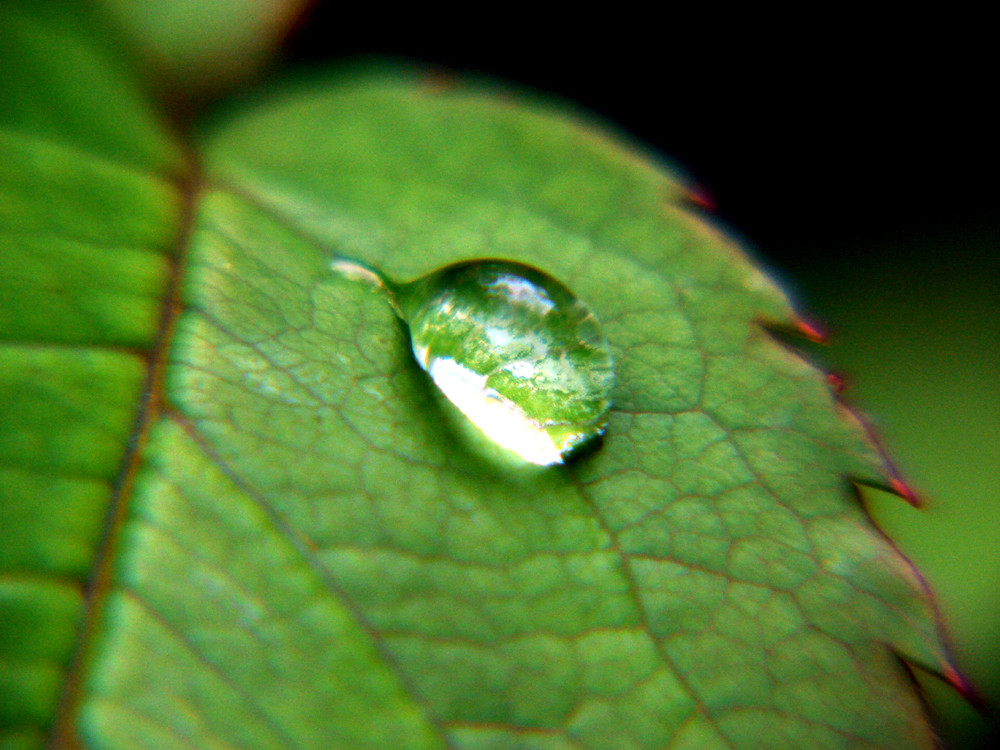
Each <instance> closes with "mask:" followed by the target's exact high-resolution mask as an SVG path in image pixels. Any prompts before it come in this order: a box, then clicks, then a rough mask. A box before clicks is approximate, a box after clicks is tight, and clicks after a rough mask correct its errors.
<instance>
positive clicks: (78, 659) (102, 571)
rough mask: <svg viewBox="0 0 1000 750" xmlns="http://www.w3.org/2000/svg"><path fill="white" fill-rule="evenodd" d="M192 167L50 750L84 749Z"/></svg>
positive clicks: (159, 377) (153, 416)
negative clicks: (82, 719)
mask: <svg viewBox="0 0 1000 750" xmlns="http://www.w3.org/2000/svg"><path fill="white" fill-rule="evenodd" d="M190 163H191V164H192V169H191V173H190V174H189V175H188V176H187V177H186V178H184V179H182V180H179V181H178V189H179V190H180V191H181V195H182V198H183V201H182V204H181V216H180V228H179V231H178V234H177V239H176V241H175V244H174V251H173V253H171V254H170V266H169V277H168V281H167V289H166V294H165V296H164V301H163V306H162V308H161V312H160V321H159V326H158V328H157V333H156V338H155V340H154V342H153V345H152V347H151V348H150V349H149V351H148V352H146V353H145V359H146V377H145V380H144V381H143V386H142V392H141V394H140V397H139V404H138V407H137V409H136V415H135V419H134V421H133V424H132V429H131V431H130V433H129V437H128V441H127V442H126V446H125V454H124V456H123V457H122V461H121V465H120V467H119V470H118V474H117V477H116V479H115V481H114V484H113V486H112V489H111V497H110V500H109V502H108V508H107V511H106V513H105V517H104V524H103V528H102V531H101V538H100V541H99V543H98V547H97V552H96V555H95V558H94V565H93V567H92V573H91V577H90V580H89V582H88V583H87V587H86V591H85V594H84V609H83V617H82V622H81V623H80V625H79V627H78V629H77V634H76V641H75V643H74V645H73V651H72V655H71V657H70V663H69V668H68V670H67V673H66V680H65V682H64V684H63V691H62V695H61V697H60V700H59V705H58V708H57V710H56V715H55V718H54V720H53V725H52V731H51V733H50V735H49V741H48V744H47V747H48V748H49V750H82V749H83V747H84V746H83V744H82V742H81V740H80V737H79V734H78V732H77V727H76V714H77V711H78V709H79V706H80V702H81V700H82V698H83V692H84V681H85V679H86V673H87V667H88V664H89V661H90V657H91V655H92V651H93V646H94V643H95V641H96V638H97V635H98V633H99V626H100V619H101V614H102V612H103V609H104V603H105V601H106V600H107V596H108V592H109V591H110V589H111V575H112V570H113V567H114V561H115V559H116V553H117V546H118V539H119V536H120V533H121V528H122V524H123V522H124V520H125V516H126V514H127V511H128V506H129V500H130V499H131V496H132V489H133V487H134V484H135V477H136V474H137V473H138V470H139V468H140V466H141V465H142V461H143V453H144V450H145V447H146V443H147V441H148V439H149V433H150V430H151V428H152V426H153V425H154V424H155V423H156V421H157V418H158V417H159V416H160V414H161V412H162V409H163V376H164V371H165V369H166V364H167V358H168V354H169V351H170V343H171V341H172V340H173V335H174V329H175V328H176V323H177V318H178V316H179V314H180V312H181V310H182V301H181V282H182V278H183V268H184V263H185V260H186V257H187V250H188V246H189V244H190V238H191V231H192V229H193V226H194V214H195V209H196V206H197V203H198V197H199V195H200V193H201V185H200V170H199V168H198V162H197V159H196V158H195V157H194V155H193V154H192V155H191V156H190Z"/></svg>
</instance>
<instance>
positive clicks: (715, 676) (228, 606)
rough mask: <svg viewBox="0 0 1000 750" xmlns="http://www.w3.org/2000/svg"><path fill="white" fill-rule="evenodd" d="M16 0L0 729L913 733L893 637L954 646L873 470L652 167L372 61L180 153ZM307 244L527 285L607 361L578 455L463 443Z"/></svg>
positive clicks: (823, 390)
mask: <svg viewBox="0 0 1000 750" xmlns="http://www.w3.org/2000/svg"><path fill="white" fill-rule="evenodd" d="M26 7H27V6H22V7H21V8H18V9H12V8H11V7H7V6H5V7H4V8H3V10H2V11H0V14H2V15H0V67H2V69H3V70H4V71H5V78H4V81H3V83H2V85H0V164H3V165H4V166H3V169H2V170H0V212H2V213H0V216H2V224H0V264H2V267H0V270H2V273H0V342H2V343H0V425H2V428H0V479H2V484H0V487H2V496H0V521H2V524H3V529H4V532H3V534H4V544H3V545H2V552H0V623H2V625H0V747H42V746H43V745H46V743H48V744H49V745H50V746H59V747H61V746H68V745H69V744H70V743H71V741H72V740H73V738H77V737H78V738H79V741H80V742H81V743H82V745H83V746H85V747H91V748H143V747H149V748H170V747H192V746H194V747H206V748H214V747H220V748H221V747H254V748H270V747H274V748H277V747H300V748H305V747H316V748H330V747H336V748H386V747H405V748H454V749H459V748H463V749H464V748H510V747H521V748H539V749H541V748H546V749H554V748H608V747H615V748H659V747H667V746H670V747H673V748H702V749H707V748H762V747H782V748H842V747H859V748H913V747H933V746H934V736H933V731H932V729H931V727H930V725H929V723H928V721H927V719H926V717H925V716H924V713H923V710H922V707H921V705H920V699H919V697H918V695H917V693H916V691H915V689H914V687H913V684H912V679H911V676H910V674H909V672H908V669H907V667H906V666H905V665H904V663H903V662H902V661H901V659H900V657H902V659H905V660H906V661H908V662H910V663H913V664H918V665H921V666H924V667H927V668H929V669H931V670H936V671H940V672H945V673H951V668H950V667H949V666H948V662H947V658H946V655H945V654H944V651H943V646H942V644H941V638H940V634H939V632H938V628H937V625H936V623H935V619H934V616H933V611H932V605H931V602H930V599H929V595H928V594H927V592H926V590H925V589H924V587H923V585H922V584H921V582H920V580H919V578H918V577H917V575H916V574H915V572H914V571H913V570H912V569H911V567H910V566H909V564H908V563H907V562H906V561H905V560H904V559H903V558H902V557H901V556H900V555H899V553H898V552H896V550H895V549H894V548H893V547H892V545H891V544H890V543H889V542H888V541H887V540H885V539H884V538H883V537H882V536H881V535H880V534H879V532H878V531H877V530H876V529H875V528H874V526H873V525H872V523H871V522H870V521H869V519H868V517H867V515H866V514H865V512H864V509H863V507H862V505H861V503H860V501H859V499H858V497H857V494H856V491H855V489H854V487H853V486H852V482H862V483H872V484H881V485H885V484H887V483H888V482H889V481H890V476H889V474H888V473H887V471H888V470H887V468H886V467H885V465H884V461H883V460H882V458H881V457H880V455H879V453H878V451H877V450H876V449H875V447H874V446H873V445H872V443H871V441H870V439H869V438H868V436H867V434H866V432H865V430H864V429H863V427H862V426H861V425H860V424H859V423H858V421H857V420H856V419H855V418H854V417H853V416H852V415H851V414H850V413H849V412H847V411H846V410H844V409H843V408H841V407H840V406H839V405H838V404H837V403H836V402H835V400H834V398H833V397H832V395H831V393H830V391H829V389H828V387H827V386H826V384H825V381H824V379H823V377H822V375H821V374H820V373H819V372H817V371H816V370H815V369H814V368H813V367H812V366H810V365H809V364H808V363H807V362H805V361H804V360H803V359H801V358H800V357H799V356H798V355H797V354H796V353H794V352H793V351H791V350H789V349H788V348H786V347H785V346H783V345H781V344H779V343H777V342H776V341H775V339H774V338H773V337H772V335H771V334H770V333H769V332H768V331H767V330H766V328H765V325H767V326H771V327H777V328H793V327H794V326H795V325H796V319H795V317H794V314H793V312H792V311H791V310H790V308H789V306H788V304H787V302H786V300H785V298H784V297H783V296H782V294H781V293H780V292H779V291H778V290H777V289H776V288H775V287H774V285H773V284H772V283H771V282H770V281H769V280H768V279H766V278H765V277H764V276H763V275H762V274H761V273H760V271H758V270H757V269H756V268H754V267H753V266H752V265H751V264H750V263H749V262H748V261H747V260H746V258H745V257H744V255H743V253H742V252H741V251H740V249H739V248H738V247H736V246H735V245H734V244H733V243H732V242H731V241H730V240H728V239H727V238H726V237H725V236H724V235H722V234H720V233H719V232H718V231H716V230H715V229H713V228H712V227H711V226H710V225H709V224H707V223H705V222H704V221H703V220H701V219H699V218H698V217H696V216H695V215H693V214H692V213H691V212H690V211H689V210H688V209H687V208H686V203H685V201H686V191H685V189H684V187H683V185H682V184H680V183H679V182H678V181H677V179H676V178H674V177H672V176H671V175H670V173H669V172H668V171H667V170H665V169H664V168H663V167H662V166H660V165H657V164H654V163H653V162H651V161H650V160H649V159H648V158H647V157H644V156H642V155H641V154H639V153H637V152H636V151H635V150H634V149H632V147H630V146H627V145H624V144H622V143H621V142H620V141H619V140H617V139H615V138H613V137H609V136H608V135H606V134H603V133H601V132H600V131H599V130H597V129H596V128H594V126H592V125H590V124H588V123H587V122H584V121H580V120H578V119H576V118H574V117H570V116H567V115H566V114H564V113H561V112H559V111H557V110H553V109H550V108H549V107H548V106H546V105H545V104H543V103H538V102H534V103H532V102H526V101H519V100H517V99H515V98H513V97H511V96H509V95H507V94H505V93H503V92H501V91H497V90H494V89H480V88H476V87H461V88H458V89H455V90H440V89H436V88H434V87H433V86H430V85H428V84H427V83H425V82H423V81H422V80H421V79H420V78H419V76H414V75H409V74H402V73H397V74H393V75H371V76H367V77H365V76H360V75H357V74H355V75H350V76H345V77H338V76H333V75H329V76H322V77H319V78H317V79H315V80H313V81H307V82H301V83H297V84H296V83H288V84H286V85H284V86H282V87H280V88H278V89H276V90H272V91H271V92H269V93H268V94H267V95H266V96H262V97H259V98H258V99H256V100H254V101H248V102H244V103H242V104H240V105H238V106H236V107H234V108H233V109H232V110H231V111H230V113H229V114H228V115H227V116H226V117H224V118H222V119H220V120H218V121H216V122H215V123H214V124H213V125H212V126H210V127H207V128H206V129H205V130H204V131H203V133H202V135H200V136H198V137H197V138H195V139H193V140H192V142H191V143H187V144H179V143H178V142H177V140H176V138H175V137H174V136H173V135H171V134H170V132H169V131H168V130H167V129H166V128H164V127H163V126H162V125H161V124H160V123H159V120H158V116H157V113H156V110H155V107H154V106H153V105H152V104H150V103H148V102H147V101H145V100H144V99H143V97H142V95H141V93H140V92H139V90H138V88H137V87H136V86H135V85H134V84H133V83H132V82H131V78H130V73H129V71H128V68H127V66H126V65H125V64H124V63H123V62H121V61H118V60H116V59H115V56H114V55H111V54H109V53H108V52H107V51H105V50H104V48H103V47H102V46H101V42H100V41H99V40H100V38H101V34H100V31H99V30H96V27H93V26H91V25H89V22H88V21H87V20H86V19H80V18H76V17H75V16H73V15H72V13H74V12H78V11H72V10H67V9H66V8H64V7H62V6H61V5H58V4H54V3H53V4H47V5H46V4H42V5H32V6H31V10H27V9H26ZM69 7H70V8H73V7H75V6H69ZM55 50H58V51H59V53H58V54H53V52H54V51H55ZM195 154H197V156H195ZM197 165H200V167H199V166H197ZM334 256H344V257H349V258H353V259H356V260H358V261H360V262H363V263H366V264H368V265H370V266H372V267H374V268H377V269H379V270H380V271H381V272H383V273H385V274H386V275H388V276H390V277H392V278H394V279H396V280H399V281H409V280H413V279H415V278H418V277H420V276H422V275H424V274H426V273H428V272H430V271H433V270H434V269H436V268H439V267H441V266H443V265H445V264H449V263H453V262H455V261H458V260H462V259H468V258H477V257H504V258H508V259H511V260H515V261H519V262H523V263H527V264H530V265H532V266H536V267H538V268H541V269H543V270H544V271H546V272H547V273H550V274H551V275H553V276H554V277H555V278H556V279H558V280H559V281H561V282H563V283H564V284H566V285H567V286H568V287H569V288H570V289H572V290H573V292H574V293H576V294H577V295H579V296H580V298H581V299H583V300H585V301H586V302H587V304H588V305H589V306H590V307H592V308H593V310H594V311H595V312H596V313H597V315H598V317H599V318H600V319H601V320H602V322H603V323H604V327H605V331H606V333H607V336H608V341H609V344H610V346H611V349H612V352H613V354H614V357H615V361H616V363H617V387H616V390H615V392H614V404H615V406H614V409H613V411H612V413H611V418H610V423H609V426H608V431H607V436H606V439H605V441H604V444H603V446H602V447H600V448H599V449H598V450H597V451H596V452H594V453H593V454H591V455H589V456H587V457H585V458H582V459H581V460H578V461H576V462H572V463H570V464H568V465H567V466H565V467H560V468H549V469H538V468H532V469H527V468H525V469H523V470H520V469H515V468H511V467H506V468H501V467H499V466H497V465H495V464H493V463H490V462H487V461H484V460H482V458H481V456H480V455H479V454H478V453H477V452H476V451H475V450H472V449H470V447H469V446H468V445H467V444H466V442H465V441H464V439H463V437H462V435H460V434H459V432H457V431H456V430H455V429H454V427H452V426H451V424H450V423H449V422H448V421H447V420H444V419H442V406H441V403H440V400H439V398H438V396H437V394H436V391H435V388H434V386H433V384H432V383H430V381H429V380H428V378H427V376H426V375H425V374H424V373H423V372H422V371H421V370H420V368H419V366H418V365H417V363H416V362H415V361H414V360H413V357H412V355H411V354H410V351H409V342H408V338H407V332H406V330H405V328H404V327H403V325H402V324H401V323H400V322H399V320H398V319H397V318H396V317H395V315H394V313H393V311H392V309H391V308H390V307H389V305H388V304H387V303H386V300H385V299H384V298H383V297H382V296H380V295H378V294H376V293H373V291H372V290H371V289H369V288H368V287H366V286H364V285H362V284H360V283H358V282H356V281H352V280H350V279H345V278H343V277H341V276H337V275H336V274H333V273H332V272H331V271H330V268H329V266H330V262H331V260H332V259H333V258H334Z"/></svg>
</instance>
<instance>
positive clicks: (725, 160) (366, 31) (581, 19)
mask: <svg viewBox="0 0 1000 750" xmlns="http://www.w3.org/2000/svg"><path fill="white" fill-rule="evenodd" d="M483 11H484V13H483V14H482V15H479V16H478V18H477V19H476V20H473V18H472V17H471V16H470V17H463V16H457V15H456V16H442V17H440V18H437V17H429V16H422V15H420V14H418V13H414V14H413V15H412V16H410V17H406V18H400V17H398V14H397V12H396V11H393V12H389V11H388V10H386V9H385V8H382V7H376V8H373V9H371V10H369V11H367V12H366V11H365V10H364V9H363V10H362V16H361V19H360V21H359V20H358V19H357V18H354V17H352V18H351V20H350V22H347V21H346V19H345V18H344V17H343V15H342V11H341V9H340V6H339V5H338V4H332V3H329V2H326V3H323V2H319V3H314V4H313V5H312V7H311V10H310V11H309V12H308V13H307V15H306V16H305V18H304V19H303V20H302V21H301V22H300V23H299V24H298V25H297V27H296V29H295V31H294V33H293V36H292V38H291V40H290V44H289V45H288V47H287V49H288V58H289V60H290V61H292V62H294V63H302V62H315V61H321V60H322V61H326V60H331V59H342V58H355V57H358V56H371V55H381V56H391V57H398V58H402V59H406V60H417V61H421V62H424V63H427V64H430V65H432V66H435V67H438V68H440V69H442V70H444V71H450V72H454V73H456V74H458V77H459V79H460V78H461V77H462V76H468V75H470V74H472V75H481V74H486V75H487V76H491V77H495V78H498V79H500V80H503V81H506V82H509V83H513V84H515V85H518V86H521V87H526V88H529V89H534V90H536V91H540V92H544V93H550V94H555V95H556V96H558V97H561V98H563V99H565V100H567V101H568V102H571V103H574V104H576V105H579V106H580V107H582V108H583V109H584V110H589V111H590V112H593V113H596V114H597V115H598V116H599V117H600V118H602V119H604V120H605V121H606V122H608V123H610V124H612V125H613V126H614V127H615V128H617V129H619V130H623V131H625V132H626V133H628V134H630V135H632V136H633V137H634V138H635V139H637V140H638V141H640V142H643V143H645V144H648V145H650V146H652V147H653V148H654V149H655V150H657V151H659V152H660V153H662V154H666V155H668V157H669V158H670V159H672V160H673V161H674V162H675V163H676V164H678V165H680V166H681V167H682V168H683V169H684V170H686V171H687V173H688V174H689V175H690V176H691V177H693V178H694V180H695V181H696V182H697V183H698V184H700V185H702V186H703V187H704V189H705V190H706V191H707V192H708V194H709V195H710V196H711V197H712V198H713V200H714V202H715V204H716V207H717V208H716V212H717V214H718V216H719V217H721V218H722V219H723V220H724V221H725V222H726V223H727V224H728V225H730V226H731V227H733V228H736V229H737V230H738V232H739V234H741V235H742V236H743V237H745V238H746V239H747V240H748V241H749V243H750V244H751V245H752V246H754V247H755V248H756V250H757V252H758V254H759V255H762V256H763V257H765V258H766V259H773V260H774V262H775V264H776V265H778V266H779V267H783V268H787V269H788V270H790V271H792V272H795V271H797V270H798V269H799V268H800V267H802V266H808V265H810V264H811V263H812V262H813V260H814V255H816V254H817V253H818V254H822V252H820V251H819V250H818V248H822V249H823V250H824V251H825V249H826V248H827V247H828V246H830V245H834V244H836V245H840V246H841V249H840V252H842V253H848V252H850V251H851V247H852V241H853V240H856V239H858V238H859V237H863V236H868V237H870V236H874V235H891V234H894V233H898V232H899V231H900V230H901V228H902V229H906V228H908V229H913V230H916V229H921V230H926V231H928V232H935V231H938V230H941V229H944V230H950V229H952V228H955V227H960V228H963V229H971V228H976V227H984V226H991V227H993V228H995V227H996V226H997V225H998V222H997V209H996V206H997V197H998V195H1000V192H998V190H997V187H996V177H995V171H994V167H995V166H996V165H997V158H996V145H995V140H996V138H997V133H996V130H997V124H998V123H997V121H996V117H995V115H992V114H988V109H990V108H991V107H992V106H993V105H994V103H995V99H996V98H997V91H998V87H997V80H996V78H997V73H998V72H1000V70H998V68H1000V65H998V64H997V60H996V57H995V55H994V54H993V53H992V52H991V50H992V49H993V45H992V44H988V43H987V40H986V39H985V34H986V33H987V29H988V28H989V27H988V26H987V25H986V24H985V21H984V20H983V19H978V20H977V19H975V18H971V17H964V16H960V15H958V13H957V12H952V13H951V14H946V13H942V12H941V11H940V10H939V11H937V12H936V13H935V14H934V15H928V16H927V17H924V18H915V17H914V14H913V13H912V12H910V13H909V14H908V16H907V17H906V18H905V19H904V18H902V17H890V18H884V19H881V20H880V21H876V20H874V19H873V16H872V13H871V12H870V11H868V12H865V13H863V14H859V15H852V14H849V11H847V10H844V9H843V8H838V11H837V12H838V13H841V14H845V15H835V14H834V13H833V12H832V10H831V11H830V12H829V13H825V14H824V13H823V12H822V11H818V12H816V15H815V16H814V17H813V18H811V19H807V18H805V17H801V16H782V17H775V18H773V19H768V18H764V17H762V16H759V15H754V16H748V17H744V18H740V17H734V16H732V15H731V14H730V13H729V11H723V10H722V9H720V8H717V7H711V6H708V7H706V8H704V10H702V11H698V10H693V9H684V10H674V9H670V10H669V11H661V13H663V15H664V17H662V18H653V17H650V16H646V15H643V14H638V13H631V14H629V13H627V9H619V8H607V7H604V8H602V9H600V10H599V11H597V10H595V11H592V13H593V15H592V16H590V17H587V16H586V15H585V14H583V13H582V11H580V10H579V9H578V10H575V11H573V12H572V13H570V12H568V11H567V12H566V13H565V17H559V16H544V17H543V15H542V14H541V12H540V9H539V8H538V7H536V9H535V12H532V9H530V8H523V9H520V10H518V9H514V8H510V7H507V8H505V12H503V13H500V12H497V9H496V8H491V9H487V8H484V9H483ZM623 11H625V12H623ZM570 16H572V17H570ZM980 37H982V38H981V39H980ZM956 262H965V261H964V259H963V260H961V261H960V260H959V259H957V258H956Z"/></svg>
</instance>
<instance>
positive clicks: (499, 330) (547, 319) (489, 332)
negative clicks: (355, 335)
mask: <svg viewBox="0 0 1000 750" xmlns="http://www.w3.org/2000/svg"><path fill="white" fill-rule="evenodd" d="M395 291H396V292H397V294H398V301H399V307H400V309H401V311H402V313H403V317H404V319H405V320H406V322H407V323H408V325H409V327H410V336H411V339H412V345H413V353H414V356H415V357H416V358H417V361H418V362H419V363H420V366H421V367H423V368H424V370H426V371H427V373H428V374H429V375H430V376H431V379H432V380H433V381H434V383H435V384H436V385H437V387H438V388H440V389H441V392H442V393H444V395H445V396H446V397H447V398H448V400H449V401H451V402H452V403H453V404H455V406H456V407H458V409H459V410H461V411H462V413H463V414H465V415H466V416H467V417H468V418H469V419H470V420H471V421H472V423H473V424H475V425H476V426H477V427H478V428H479V429H480V430H482V431H483V432H484V433H485V434H486V435H487V436H488V437H489V438H490V439H492V440H493V441H494V442H495V443H497V444H498V445H500V446H501V447H503V448H506V449H508V450H510V451H512V452H514V453H515V454H517V455H518V456H520V457H521V458H523V459H524V460H525V461H529V462H531V463H533V464H539V465H542V466H548V465H551V464H558V463H562V462H563V461H564V460H565V459H566V458H568V457H569V456H571V455H572V454H573V453H574V452H576V451H578V450H579V449H580V448H582V447H583V446H585V445H587V444H588V443H591V442H592V441H593V440H594V439H595V438H597V437H598V436H599V435H601V434H602V433H603V432H604V429H605V427H606V426H607V419H608V411H609V410H610V408H611V389H612V386H613V385H614V365H613V362H612V359H611V352H610V351H609V349H608V343H607V339H606V338H605V336H604V333H603V331H602V330H601V326H600V324H599V323H598V321H597V318H596V317H595V316H594V314H593V313H592V312H591V311H590V309H589V308H587V306H586V305H584V304H583V302H581V301H580V300H579V299H578V298H577V297H576V296H575V295H574V294H573V293H572V292H571V291H569V290H568V289H567V288H566V287H565V286H563V285H562V284H561V283H559V282H558V281H556V280H555V279H553V278H552V277H551V276H549V275H547V274H545V273H543V272H541V271H539V270H537V269H534V268H531V267H529V266H525V265H522V264H520V263H513V262H510V261H501V260H481V261H469V262H464V263H458V264H456V265H453V266H448V267H446V268H444V269H442V270H440V271H437V272H435V273H432V274H430V275H429V276H426V277H424V278H422V279H419V280H417V281H415V282H413V283H410V284H405V285H402V286H400V287H398V288H397V289H396V290H395Z"/></svg>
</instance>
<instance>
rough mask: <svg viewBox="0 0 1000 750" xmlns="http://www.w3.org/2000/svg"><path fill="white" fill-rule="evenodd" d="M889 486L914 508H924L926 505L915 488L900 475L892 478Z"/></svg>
mask: <svg viewBox="0 0 1000 750" xmlns="http://www.w3.org/2000/svg"><path fill="white" fill-rule="evenodd" d="M889 487H890V488H891V489H892V491H893V492H894V493H896V494H897V495H899V496H900V497H901V498H903V499H904V500H905V501H906V502H908V503H909V504H910V505H912V506H913V507H914V508H922V507H923V506H924V501H923V500H922V499H921V498H920V497H919V496H918V495H917V493H916V492H915V491H914V489H913V488H912V487H911V486H910V485H909V484H907V483H906V482H904V481H903V480H902V479H900V478H899V477H893V478H892V479H890V480H889Z"/></svg>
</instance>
